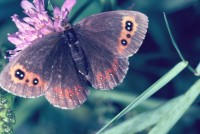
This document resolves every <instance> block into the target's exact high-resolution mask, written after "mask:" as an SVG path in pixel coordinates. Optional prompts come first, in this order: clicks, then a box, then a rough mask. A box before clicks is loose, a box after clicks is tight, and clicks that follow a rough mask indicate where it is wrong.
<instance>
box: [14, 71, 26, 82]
mask: <svg viewBox="0 0 200 134" xmlns="http://www.w3.org/2000/svg"><path fill="white" fill-rule="evenodd" d="M15 77H17V78H18V79H19V80H23V79H24V77H25V73H24V72H23V71H22V70H20V69H17V70H16V71H15Z"/></svg>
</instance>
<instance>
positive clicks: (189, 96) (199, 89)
mask: <svg viewBox="0 0 200 134" xmlns="http://www.w3.org/2000/svg"><path fill="white" fill-rule="evenodd" d="M199 94H200V79H199V80H197V81H196V82H195V84H194V85H193V86H192V87H191V88H190V89H189V90H188V91H187V92H186V93H185V95H184V97H182V98H181V99H180V100H179V101H177V102H176V105H175V106H174V107H171V108H172V109H171V110H170V111H169V112H168V113H167V114H166V115H164V116H163V118H162V119H161V120H160V122H159V123H158V124H157V125H156V126H155V127H154V128H152V130H151V131H150V132H149V134H166V133H167V132H169V130H170V129H171V128H172V127H173V126H174V125H175V123H176V122H177V121H178V120H179V119H180V118H181V117H182V115H183V114H184V113H185V112H186V111H187V110H188V108H189V107H190V106H191V104H192V103H193V102H194V100H195V99H196V98H197V97H198V96H199Z"/></svg>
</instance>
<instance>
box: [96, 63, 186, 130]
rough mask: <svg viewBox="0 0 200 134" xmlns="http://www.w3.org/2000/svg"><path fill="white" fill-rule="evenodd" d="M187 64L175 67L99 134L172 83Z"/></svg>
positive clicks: (179, 64)
mask: <svg viewBox="0 0 200 134" xmlns="http://www.w3.org/2000/svg"><path fill="white" fill-rule="evenodd" d="M187 65H188V63H187V62H180V63H178V64H177V65H176V66H175V67H173V68H172V69H171V70H170V71H169V72H168V73H166V74H165V75H164V76H163V77H161V78H160V79H159V80H158V81H156V82H155V83H154V84H153V85H152V86H150V87H149V88H148V89H147V90H145V91H144V92H143V93H142V94H141V95H140V96H138V98H137V99H135V100H134V101H133V102H131V103H130V104H129V105H128V106H127V107H126V108H124V109H123V110H122V111H121V112H120V113H119V114H117V115H116V116H115V117H114V118H113V119H112V120H111V121H110V122H108V124H106V125H105V126H104V127H103V128H102V129H100V130H99V131H98V132H97V134H99V133H101V132H102V131H104V130H105V129H106V128H107V127H108V126H109V125H111V124H112V123H113V122H114V121H116V120H118V119H119V118H120V117H122V116H123V115H125V114H126V113H128V112H130V111H131V110H132V109H134V108H135V107H136V106H137V105H139V104H141V103H142V102H143V101H144V100H146V99H147V98H149V97H150V96H151V95H153V94H154V93H155V92H157V91H158V90H160V89H161V88H162V87H163V86H164V85H166V84H167V83H168V82H169V81H171V80H172V79H173V78H174V77H175V76H177V75H178V74H179V73H180V72H181V71H182V70H183V69H185V68H186V67H187Z"/></svg>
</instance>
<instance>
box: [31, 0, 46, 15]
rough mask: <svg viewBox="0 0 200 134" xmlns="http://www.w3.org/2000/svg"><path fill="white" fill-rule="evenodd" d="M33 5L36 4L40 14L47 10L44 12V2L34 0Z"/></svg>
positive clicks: (42, 0)
mask: <svg viewBox="0 0 200 134" xmlns="http://www.w3.org/2000/svg"><path fill="white" fill-rule="evenodd" d="M33 3H34V5H35V7H36V9H37V10H38V11H39V12H43V11H45V10H44V0H34V1H33Z"/></svg>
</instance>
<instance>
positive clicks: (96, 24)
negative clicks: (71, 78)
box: [74, 11, 148, 89]
mask: <svg viewBox="0 0 200 134" xmlns="http://www.w3.org/2000/svg"><path fill="white" fill-rule="evenodd" d="M147 27H148V18H147V16H145V15H144V14H142V13H140V12H136V11H112V12H105V13H100V14H96V15H92V16H89V17H87V18H85V19H83V20H82V21H81V22H80V23H78V24H76V25H75V26H74V29H75V31H76V33H77V37H78V38H79V41H80V44H81V47H82V49H83V50H84V52H85V55H86V57H87V60H88V65H89V71H88V72H89V74H88V76H87V79H88V80H89V81H90V82H91V84H92V85H93V86H94V87H95V88H98V89H112V88H113V87H115V86H117V85H118V84H119V83H121V82H122V80H123V79H124V77H125V75H126V73H127V70H128V64H129V62H128V57H129V56H131V55H133V54H135V53H136V52H137V51H138V49H139V47H140V46H141V44H142V42H143V39H144V38H145V34H146V32H147Z"/></svg>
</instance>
